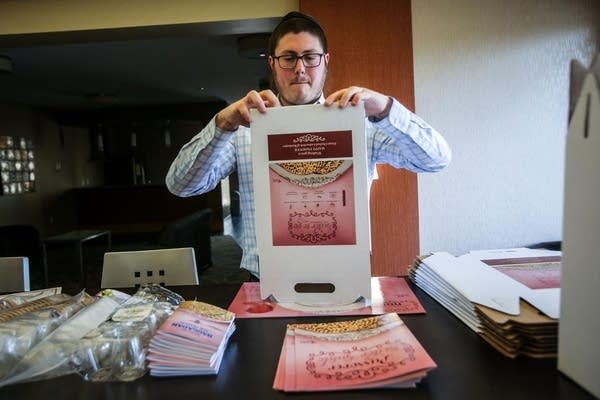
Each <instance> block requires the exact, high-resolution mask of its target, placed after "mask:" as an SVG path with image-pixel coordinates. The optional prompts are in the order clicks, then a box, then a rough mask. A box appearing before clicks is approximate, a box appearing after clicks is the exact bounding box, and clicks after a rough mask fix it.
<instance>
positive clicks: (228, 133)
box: [166, 12, 451, 277]
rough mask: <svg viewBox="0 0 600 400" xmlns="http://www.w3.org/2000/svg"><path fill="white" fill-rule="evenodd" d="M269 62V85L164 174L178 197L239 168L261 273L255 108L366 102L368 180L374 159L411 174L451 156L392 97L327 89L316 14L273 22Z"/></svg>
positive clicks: (226, 112) (247, 236)
mask: <svg viewBox="0 0 600 400" xmlns="http://www.w3.org/2000/svg"><path fill="white" fill-rule="evenodd" d="M268 50H269V57H268V62H269V66H270V67H271V71H272V74H273V83H274V86H275V87H274V90H275V91H276V92H277V94H275V93H274V92H273V91H271V90H262V91H260V92H257V91H255V90H252V91H250V92H249V93H248V94H247V95H246V96H245V97H243V98H242V99H240V100H238V101H236V102H234V103H232V104H230V105H229V106H227V107H225V108H224V109H223V110H221V111H220V112H218V113H217V115H216V116H215V117H214V118H213V119H212V120H211V121H210V122H209V123H208V124H207V125H206V126H205V127H204V129H203V130H202V131H201V132H200V133H198V134H197V135H196V136H195V137H194V138H192V140H191V141H190V142H188V143H187V144H186V145H184V146H183V147H182V149H181V150H180V152H179V154H178V155H177V157H176V159H175V160H174V161H173V163H172V165H171V167H170V169H169V172H168V173H167V177H166V184H167V187H168V189H169V190H170V191H171V192H172V193H173V194H176V195H178V196H192V195H197V194H202V193H206V192H208V191H211V190H213V189H214V188H215V187H216V186H217V185H218V184H219V182H220V181H221V180H222V179H223V178H225V177H227V176H229V174H231V173H232V172H234V171H235V170H237V172H238V179H239V189H240V211H241V215H242V239H241V241H242V243H241V247H242V249H243V256H242V263H241V267H242V268H245V269H247V270H248V271H250V272H251V273H252V274H253V275H254V276H256V277H258V276H259V266H258V254H257V249H256V236H255V221H254V192H253V184H252V155H251V151H250V149H251V145H250V141H251V138H250V129H249V126H250V123H251V122H252V121H251V116H250V110H251V109H253V108H254V109H257V110H258V111H259V112H261V113H266V112H268V108H270V107H280V106H292V105H301V104H314V103H319V104H323V105H324V106H326V107H332V106H335V107H340V108H343V107H347V106H357V105H359V104H363V105H364V108H365V113H366V116H367V118H368V121H366V132H365V134H366V135H367V152H368V154H367V158H368V168H369V170H368V176H369V180H371V179H372V177H373V171H374V170H375V164H376V163H388V164H390V165H392V166H394V167H396V168H406V169H408V170H410V171H413V172H435V171H439V170H440V169H442V168H444V167H445V166H446V165H447V164H448V163H449V162H450V158H451V152H450V148H449V147H448V144H447V143H446V141H445V140H444V139H443V138H442V136H441V135H440V134H439V133H437V132H436V131H435V130H434V129H433V128H432V127H430V126H429V125H428V124H427V123H425V122H424V121H423V120H421V119H420V118H419V117H417V116H416V115H415V114H413V113H411V112H410V111H409V110H408V109H406V108H405V107H404V106H403V105H402V104H400V103H399V102H398V101H397V100H395V99H393V98H392V97H389V96H386V95H384V94H381V93H378V92H375V91H373V90H369V89H366V88H362V87H356V86H351V87H348V88H345V89H341V90H338V91H336V92H334V93H332V94H330V95H329V96H327V97H325V96H324V94H323V86H324V84H325V78H326V77H327V67H328V64H329V58H330V56H329V53H328V50H327V38H326V37H325V33H324V32H323V29H322V28H321V26H320V25H319V23H318V22H317V21H316V20H315V19H313V18H312V17H310V16H308V15H305V14H302V13H299V12H291V13H289V14H287V15H286V16H285V17H283V19H282V20H281V22H280V23H279V25H277V26H276V27H275V29H274V30H273V33H272V34H271V38H270V40H269V49H268Z"/></svg>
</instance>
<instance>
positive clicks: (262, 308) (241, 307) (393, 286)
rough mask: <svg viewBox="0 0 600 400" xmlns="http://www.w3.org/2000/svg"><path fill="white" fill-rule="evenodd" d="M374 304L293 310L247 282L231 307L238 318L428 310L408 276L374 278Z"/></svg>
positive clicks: (372, 282)
mask: <svg viewBox="0 0 600 400" xmlns="http://www.w3.org/2000/svg"><path fill="white" fill-rule="evenodd" d="M371 296H372V298H371V305H365V304H364V303H357V304H355V305H344V306H340V307H304V308H290V307H291V305H289V304H281V303H278V302H276V301H273V300H270V299H265V300H262V299H261V296H260V283H258V282H245V283H243V284H242V286H241V287H240V290H239V291H238V293H237V295H236V296H235V298H234V299H233V301H232V302H231V304H230V305H229V309H228V310H229V311H231V312H233V313H234V314H235V315H236V318H272V317H302V316H314V315H378V314H385V313H390V312H395V313H398V314H424V313H425V309H424V308H423V306H422V305H421V303H420V302H419V300H418V299H417V297H416V296H415V294H414V292H413V291H412V290H411V289H410V287H409V286H408V284H407V282H406V279H405V278H404V277H397V276H384V277H372V278H371Z"/></svg>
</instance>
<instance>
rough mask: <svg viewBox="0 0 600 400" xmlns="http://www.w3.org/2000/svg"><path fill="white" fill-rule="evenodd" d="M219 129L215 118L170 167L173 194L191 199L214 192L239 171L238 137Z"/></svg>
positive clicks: (167, 180)
mask: <svg viewBox="0 0 600 400" xmlns="http://www.w3.org/2000/svg"><path fill="white" fill-rule="evenodd" d="M235 134H236V132H227V131H223V130H222V129H220V128H218V127H217V126H216V124H215V118H214V117H213V118H212V119H211V121H210V122H209V123H208V124H207V125H206V126H205V127H204V129H202V131H200V132H199V133H198V134H197V135H196V136H194V137H193V138H192V139H191V140H190V141H189V142H188V143H186V144H185V145H184V146H183V147H182V148H181V150H180V151H179V153H178V154H177V157H176V158H175V160H173V162H172V163H171V166H170V167H169V171H168V172H167V176H166V178H165V183H166V185H167V188H168V189H169V191H170V192H171V193H173V194H175V195H177V196H182V197H187V196H193V195H197V194H202V193H206V192H209V191H211V190H213V189H214V188H215V187H216V186H217V185H218V184H219V182H220V181H221V180H222V179H223V178H225V177H227V176H229V174H231V173H232V172H233V171H234V170H235V165H236V161H235V149H234V141H233V139H234V135H235Z"/></svg>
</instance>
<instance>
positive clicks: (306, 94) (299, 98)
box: [269, 32, 329, 105]
mask: <svg viewBox="0 0 600 400" xmlns="http://www.w3.org/2000/svg"><path fill="white" fill-rule="evenodd" d="M309 53H310V54H315V53H318V54H322V53H323V48H322V46H321V42H320V41H319V38H318V37H317V36H314V35H312V34H311V33H308V32H300V33H293V32H290V33H287V34H285V35H284V36H282V37H281V39H279V43H278V44H277V48H276V49H275V54H274V56H275V57H279V56H282V55H296V56H302V55H304V54H309ZM328 63H329V54H325V55H324V56H323V58H322V59H321V64H320V65H319V66H317V67H312V68H311V67H308V68H307V67H305V66H304V63H303V62H302V60H297V62H296V66H295V67H294V68H291V69H283V68H281V67H280V66H279V63H278V62H277V60H275V59H274V58H272V57H269V65H270V66H271V70H272V71H273V79H274V80H275V85H276V86H277V90H278V91H279V95H280V100H281V102H282V104H283V105H300V104H309V103H313V102H314V101H316V100H317V99H318V98H319V96H321V93H322V92H323V85H324V84H325V78H326V76H327V64H328Z"/></svg>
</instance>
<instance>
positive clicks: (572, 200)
mask: <svg viewBox="0 0 600 400" xmlns="http://www.w3.org/2000/svg"><path fill="white" fill-rule="evenodd" d="M596 62H597V63H598V62H599V59H596ZM599 176H600V96H599V90H598V81H597V78H596V77H595V76H594V74H593V73H591V72H590V73H588V74H587V76H586V78H585V80H584V83H583V87H582V90H581V94H580V96H579V99H578V101H577V104H576V106H575V111H574V113H573V115H572V117H571V122H570V125H569V133H568V136H567V156H566V171H565V204H564V222H563V248H562V250H563V261H562V278H561V312H560V323H559V342H558V369H559V370H560V371H562V372H563V373H564V374H566V375H568V376H569V377H570V378H571V379H573V380H574V381H575V382H577V383H579V384H580V385H581V386H582V387H584V388H585V389H587V390H588V391H590V392H591V393H592V394H593V395H594V396H596V397H598V398H600V380H599V379H598V371H599V370H600V346H598V332H600V310H599V309H598V307H599V306H600V264H599V262H598V259H599V257H598V250H599V247H598V238H599V237H600V201H599V199H600V178H599Z"/></svg>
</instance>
